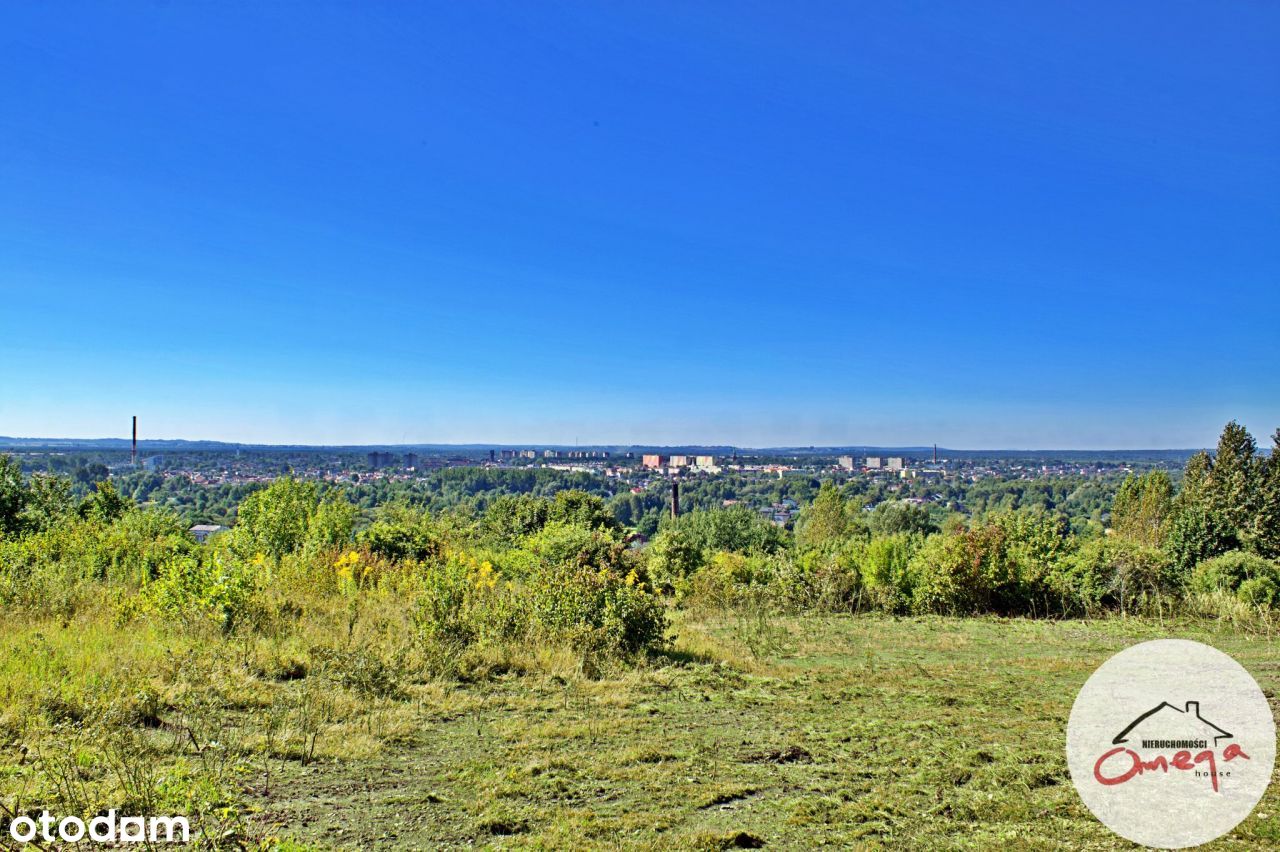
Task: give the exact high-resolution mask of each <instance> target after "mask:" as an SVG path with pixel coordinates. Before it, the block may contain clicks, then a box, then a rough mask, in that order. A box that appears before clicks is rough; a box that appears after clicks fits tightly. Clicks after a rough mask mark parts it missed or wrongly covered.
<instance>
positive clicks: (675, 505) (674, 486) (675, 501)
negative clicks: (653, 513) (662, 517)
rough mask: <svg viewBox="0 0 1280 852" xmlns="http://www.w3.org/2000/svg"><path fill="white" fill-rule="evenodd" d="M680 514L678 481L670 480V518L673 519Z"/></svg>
mask: <svg viewBox="0 0 1280 852" xmlns="http://www.w3.org/2000/svg"><path fill="white" fill-rule="evenodd" d="M679 514H680V483H679V482H678V481H676V480H674V479H673V480H671V520H673V521H674V520H675V519H676V516H677V515H679Z"/></svg>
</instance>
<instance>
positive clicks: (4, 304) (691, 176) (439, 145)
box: [0, 0, 1280, 448]
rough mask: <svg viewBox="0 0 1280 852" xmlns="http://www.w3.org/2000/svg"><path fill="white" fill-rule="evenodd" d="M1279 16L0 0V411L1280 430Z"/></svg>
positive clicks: (87, 418)
mask: <svg viewBox="0 0 1280 852" xmlns="http://www.w3.org/2000/svg"><path fill="white" fill-rule="evenodd" d="M1277 44H1280V4H1275V3H1269V2H1257V3H1248V2H1238V3H1212V2H1201V3H1178V2H1150V3H1114V2H1097V3H1078V2H1070V3H1068V2H1061V3H1034V4H1028V3H1024V2H1007V3H981V2H979V3H970V2H965V3H949V4H948V3H907V2H889V3H879V2H877V3H860V4H851V3H843V2H839V3H830V4H826V3H816V2H801V3H784V2H776V3H768V4H766V3H741V2H734V3H724V4H714V3H663V2H653V0H645V2H634V3H631V2H606V3H600V2H590V3H588V2H584V3H573V4H566V3H532V4H518V3H476V2H465V3H458V2H449V3H398V2H397V3H387V4H376V3H364V2H361V3H356V2H344V3H333V2H316V3H310V4H303V3H296V4H295V3H281V2H269V3H194V4H193V3H180V2H173V3H160V2H153V3H139V4H130V3H115V2H113V3H93V4H89V3H84V4H79V5H77V4H74V3H34V2H32V3H21V2H17V3H7V4H4V5H3V7H0V435H6V434H7V435H21V436H36V435H38V436H73V437H90V436H105V435H123V434H126V433H127V428H128V418H129V415H131V414H138V415H139V417H140V420H141V423H142V432H143V435H144V436H149V437H189V438H217V439H226V440H243V441H265V442H313V443H319V442H344V443H345V442H349V443H363V442H418V441H441V442H445V441H457V442H462V441H477V442H489V441H495V442H508V443H519V442H531V443H537V442H557V443H572V442H573V441H574V440H575V439H576V440H580V441H581V442H583V443H589V442H608V443H615V442H617V443H630V442H637V443H679V442H706V443H735V444H740V445H757V446H758V445H770V444H845V443H858V444H921V443H933V442H935V441H936V442H938V443H940V444H942V445H944V446H954V447H1010V446H1012V447H1062V448H1067V447H1186V446H1192V447H1198V446H1203V445H1206V444H1209V443H1212V442H1213V441H1214V439H1215V437H1216V435H1217V433H1218V431H1219V429H1220V428H1221V426H1222V424H1223V423H1224V422H1225V421H1226V420H1228V419H1230V418H1233V417H1234V418H1238V419H1240V420H1241V421H1242V422H1244V423H1245V424H1246V425H1247V426H1249V427H1250V428H1251V429H1252V430H1253V431H1254V433H1255V435H1257V436H1258V438H1259V439H1260V440H1262V439H1264V438H1265V437H1266V436H1267V435H1269V434H1270V432H1271V431H1272V430H1273V429H1274V428H1275V427H1276V426H1277V425H1280V50H1277V49H1276V45H1277Z"/></svg>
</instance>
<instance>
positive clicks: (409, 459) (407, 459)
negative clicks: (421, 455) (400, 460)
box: [404, 453, 418, 470]
mask: <svg viewBox="0 0 1280 852" xmlns="http://www.w3.org/2000/svg"><path fill="white" fill-rule="evenodd" d="M404 466H405V467H407V468H410V469H411V470H417V469H418V454H417V453H405V454H404Z"/></svg>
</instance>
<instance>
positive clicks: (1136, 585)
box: [1048, 536, 1180, 614]
mask: <svg viewBox="0 0 1280 852" xmlns="http://www.w3.org/2000/svg"><path fill="white" fill-rule="evenodd" d="M1177 577H1178V572H1177V569H1176V566H1175V564H1174V562H1173V561H1172V560H1171V559H1170V558H1169V555H1168V553H1167V552H1166V551H1164V550H1160V549H1158V548H1154V547H1147V546H1144V545H1141V544H1136V543H1134V542H1131V541H1125V540H1123V539H1119V538H1117V537H1115V536H1107V537H1105V538H1103V537H1100V538H1096V539H1092V540H1090V541H1088V542H1086V543H1085V544H1084V545H1083V546H1082V547H1081V548H1080V549H1079V550H1078V551H1077V552H1076V553H1074V554H1072V555H1070V556H1068V557H1066V558H1065V559H1063V560H1062V561H1061V562H1060V563H1059V564H1058V565H1057V566H1056V567H1055V569H1054V570H1053V571H1052V572H1051V573H1050V575H1049V577H1048V583H1049V586H1050V589H1051V590H1052V592H1053V593H1055V594H1057V595H1058V597H1059V600H1060V601H1061V603H1062V607H1063V611H1064V614H1075V613H1079V612H1083V613H1085V614H1092V613H1094V612H1097V611H1098V610H1099V609H1101V608H1103V607H1120V609H1121V610H1123V611H1128V610H1133V609H1141V608H1143V606H1144V605H1146V604H1147V603H1151V602H1155V603H1159V602H1160V601H1162V600H1163V599H1164V598H1166V597H1173V596H1175V595H1176V594H1177V593H1178V591H1179V590H1180V583H1179V582H1178V579H1177Z"/></svg>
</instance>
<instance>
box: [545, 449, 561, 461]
mask: <svg viewBox="0 0 1280 852" xmlns="http://www.w3.org/2000/svg"><path fill="white" fill-rule="evenodd" d="M542 457H543V458H544V459H554V458H559V457H560V453H558V452H557V451H555V450H543V451H542Z"/></svg>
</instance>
